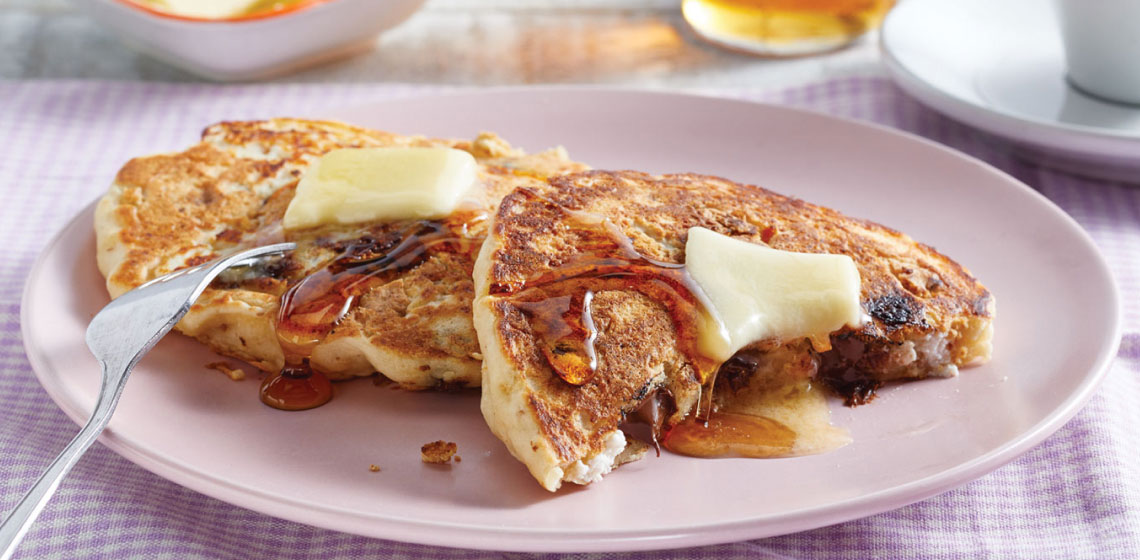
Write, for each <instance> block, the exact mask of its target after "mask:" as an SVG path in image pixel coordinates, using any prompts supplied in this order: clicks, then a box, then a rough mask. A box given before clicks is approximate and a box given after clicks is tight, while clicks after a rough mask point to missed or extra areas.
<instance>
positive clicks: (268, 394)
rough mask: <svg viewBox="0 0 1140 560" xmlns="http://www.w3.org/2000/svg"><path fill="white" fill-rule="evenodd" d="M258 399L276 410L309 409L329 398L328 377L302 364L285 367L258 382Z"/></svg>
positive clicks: (330, 386)
mask: <svg viewBox="0 0 1140 560" xmlns="http://www.w3.org/2000/svg"><path fill="white" fill-rule="evenodd" d="M259 393H260V396H261V402H263V403H265V404H267V405H269V406H271V407H273V408H276V409H279V410H308V409H310V408H316V407H318V406H321V405H322V404H325V403H327V402H329V400H331V399H332V383H331V382H330V381H329V379H328V378H327V377H325V376H324V375H322V374H321V373H319V372H315V371H313V370H312V369H311V368H309V367H308V366H307V365H306V366H305V367H299V368H291V367H286V368H284V369H282V370H281V372H280V373H277V374H274V375H270V376H269V377H266V378H265V381H262V382H261V390H260V391H259Z"/></svg>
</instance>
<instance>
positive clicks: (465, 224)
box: [260, 214, 484, 410]
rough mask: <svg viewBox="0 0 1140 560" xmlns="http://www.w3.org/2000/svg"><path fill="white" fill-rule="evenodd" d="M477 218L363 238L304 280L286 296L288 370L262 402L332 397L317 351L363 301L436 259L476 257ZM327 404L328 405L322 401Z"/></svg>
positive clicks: (296, 403) (283, 339)
mask: <svg viewBox="0 0 1140 560" xmlns="http://www.w3.org/2000/svg"><path fill="white" fill-rule="evenodd" d="M483 217H484V216H483V215H481V214H476V215H474V216H472V217H469V219H467V220H463V221H459V222H458V225H453V224H449V223H447V222H444V221H436V220H422V221H418V222H414V223H412V224H410V225H409V226H407V227H405V228H404V229H402V230H398V231H392V232H388V233H386V234H381V235H377V236H363V237H361V238H358V239H356V240H353V241H350V242H347V243H345V244H343V246H342V248H343V251H342V253H341V255H340V256H339V257H337V258H336V259H334V260H332V261H331V262H330V263H328V264H327V265H325V266H324V267H321V268H320V269H318V270H316V271H315V272H313V273H311V274H309V275H308V276H306V277H304V278H302V279H301V280H300V281H299V282H297V283H296V284H294V285H293V286H291V287H290V288H289V289H288V290H287V291H286V292H285V295H283V296H282V297H281V308H280V311H279V313H278V317H277V340H278V342H279V343H280V344H281V349H282V350H283V351H284V352H285V367H284V368H283V369H282V370H281V372H279V373H277V374H275V375H271V376H269V377H267V378H266V379H265V381H264V382H263V383H262V385H261V393H260V394H261V402H263V403H265V404H267V405H269V406H271V407H273V408H279V409H281V410H304V409H308V408H314V407H316V406H320V405H322V404H324V403H326V402H328V401H329V399H331V398H332V386H331V383H330V382H329V381H328V379H327V378H326V377H325V376H324V375H323V374H321V373H320V372H318V371H314V370H313V369H312V368H311V367H310V366H309V356H310V355H311V353H312V351H313V348H315V347H316V346H317V345H318V344H319V343H320V342H321V341H323V340H324V339H325V337H327V336H328V335H329V333H331V332H332V330H333V329H334V328H335V327H336V325H337V324H338V323H340V321H341V320H342V319H344V317H345V316H347V315H348V313H349V312H350V311H351V310H352V309H353V307H354V306H355V305H356V304H357V303H358V300H359V298H360V297H361V296H363V295H364V294H365V293H367V292H368V291H369V290H370V289H372V288H374V287H375V286H377V285H379V284H382V283H384V282H387V281H389V280H390V279H391V277H392V276H393V275H395V274H398V273H400V272H403V271H406V270H409V269H412V268H415V267H417V266H419V265H420V264H421V263H423V262H424V261H425V260H427V259H428V257H430V256H431V255H433V254H438V253H466V254H472V253H474V252H475V251H476V250H478V248H479V246H480V245H481V244H482V238H481V237H480V236H473V235H471V234H470V228H471V226H473V225H474V224H475V223H477V222H479V221H481V220H482V219H483ZM322 399H323V400H322Z"/></svg>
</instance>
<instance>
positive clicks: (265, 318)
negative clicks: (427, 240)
mask: <svg viewBox="0 0 1140 560" xmlns="http://www.w3.org/2000/svg"><path fill="white" fill-rule="evenodd" d="M385 146H446V147H453V148H457V149H461V150H466V151H468V152H470V153H471V154H472V155H473V156H474V157H475V158H476V161H477V162H478V164H479V181H480V183H481V186H482V189H478V194H477V195H476V198H475V200H473V201H470V202H469V203H467V204H466V206H465V207H464V209H463V210H461V211H459V212H457V213H456V214H455V215H453V216H451V217H449V218H448V219H446V220H442V221H438V222H424V223H420V222H396V223H385V224H363V225H360V226H340V227H325V228H317V229H313V230H307V231H297V232H288V233H286V232H283V231H282V230H281V227H280V221H281V217H282V215H283V214H284V211H285V209H286V207H287V206H288V204H289V201H290V200H291V199H292V197H293V192H294V189H295V188H296V185H297V182H298V179H299V178H300V177H301V175H302V174H304V172H305V170H306V168H307V167H308V165H309V164H310V163H311V162H312V161H313V160H314V159H315V158H316V157H318V156H320V155H322V154H324V153H326V152H328V151H330V150H334V149H338V148H353V147H385ZM583 168H584V166H583V165H581V164H577V163H574V162H572V161H570V160H569V159H568V158H567V157H566V154H565V152H564V151H562V150H561V149H560V148H559V149H552V150H549V151H546V152H542V153H538V154H534V155H528V154H525V153H524V152H523V151H521V150H518V149H515V148H512V147H511V146H510V145H509V144H508V143H507V142H506V141H504V140H503V139H501V138H499V137H497V136H495V135H494V134H490V133H484V134H480V135H479V136H478V137H477V138H475V139H474V140H470V141H466V140H445V139H432V138H424V137H420V136H402V135H397V134H392V133H387V132H380V131H375V130H367V129H363V128H357V127H353V126H349V125H346V124H342V123H337V122H322V121H307V120H297V119H274V120H267V121H252V122H223V123H219V124H216V125H213V126H210V127H209V128H207V129H206V130H205V131H204V132H203V134H202V141H201V142H200V143H198V144H196V145H194V146H192V147H190V148H188V149H187V150H185V151H183V152H179V153H172V154H162V155H154V156H148V157H141V158H136V159H134V160H131V161H130V162H128V163H127V164H126V165H125V166H124V167H123V168H122V169H121V170H120V171H119V173H118V175H117V176H116V178H115V181H114V184H112V185H111V188H110V189H109V191H108V192H107V194H106V195H105V196H104V197H103V199H102V200H101V201H100V202H99V204H98V206H97V209H96V215H95V229H96V234H97V239H98V263H99V268H100V270H101V271H102V272H103V274H104V276H105V277H106V279H107V289H108V291H109V292H110V294H111V295H112V297H114V296H118V295H120V294H122V293H124V292H126V291H127V290H130V289H131V288H133V287H135V286H138V285H139V284H142V283H143V282H146V281H147V280H150V279H151V278H154V277H156V276H160V275H162V274H165V273H168V272H171V271H174V270H177V269H179V268H182V267H185V266H189V265H193V264H197V263H201V262H205V261H208V260H211V259H214V258H216V257H218V256H220V255H223V254H226V253H228V252H232V251H234V250H236V249H238V248H241V247H247V246H254V245H259V244H265V243H269V242H274V241H280V240H282V239H283V238H284V239H288V240H292V241H296V242H297V243H298V244H299V248H298V249H297V251H295V252H294V253H292V254H291V255H290V256H288V257H287V258H285V259H281V260H276V261H268V262H266V263H265V264H264V265H262V266H259V267H256V268H247V269H243V270H235V271H231V272H229V273H227V274H225V275H224V276H223V277H222V278H220V279H219V280H218V281H216V282H215V283H214V284H213V285H212V286H211V287H210V288H209V289H207V290H206V292H205V293H203V295H202V296H201V297H200V298H199V300H198V301H197V302H196V303H195V304H194V306H193V308H192V309H191V310H190V313H188V314H187V315H186V317H185V318H184V319H183V320H182V321H181V322H180V323H179V324H178V326H177V327H176V328H177V329H178V330H179V331H181V332H182V333H184V334H187V335H189V336H192V337H195V338H197V339H198V340H200V341H202V342H203V343H205V344H206V345H207V346H209V347H210V348H212V349H214V350H215V351H217V352H218V353H220V354H223V355H226V356H232V357H234V358H238V359H241V360H244V361H246V362H248V363H250V364H252V365H254V366H256V367H258V368H261V369H263V370H266V371H270V372H275V371H278V370H280V369H281V368H282V366H283V364H284V360H285V357H284V353H283V351H282V346H281V344H280V343H279V340H278V337H277V333H276V329H277V326H278V315H279V312H280V309H281V305H280V302H281V299H282V297H283V296H284V295H285V294H286V292H287V290H289V289H290V288H291V287H293V286H296V285H297V284H299V283H301V282H304V281H305V279H306V278H310V276H311V275H314V274H315V273H316V274H318V275H319V274H320V273H321V272H322V271H324V272H326V273H327V272H329V271H334V272H335V274H331V273H330V274H328V278H324V279H325V280H335V281H340V282H341V283H342V284H343V283H344V282H345V281H347V280H354V281H353V285H352V290H353V293H352V294H351V295H352V298H353V301H352V304H351V306H350V307H351V309H350V310H349V311H348V313H347V314H346V315H344V316H343V317H342V318H340V319H339V321H336V322H335V326H333V328H332V329H331V331H329V332H321V333H319V336H318V337H317V338H319V341H318V342H317V343H315V344H311V345H309V346H307V347H305V348H304V349H303V350H304V352H306V353H308V354H311V365H312V367H313V369H315V370H317V371H320V372H322V373H325V374H326V375H327V376H328V377H330V378H332V379H343V378H349V377H353V376H360V375H369V374H371V373H373V372H376V371H379V372H381V373H382V374H384V375H386V376H387V377H389V378H391V379H393V380H395V381H397V382H398V383H400V384H401V385H402V386H404V387H407V388H429V387H436V386H440V385H445V386H478V384H479V363H480V355H479V347H478V344H477V342H476V337H475V332H474V328H473V326H472V324H471V301H472V296H473V288H472V282H471V275H470V274H471V267H472V266H473V261H474V256H475V255H474V254H475V252H476V251H477V250H478V247H479V243H481V241H482V237H483V236H484V234H485V229H486V222H485V220H484V219H485V217H486V215H487V214H488V213H490V212H493V211H494V210H495V208H496V207H497V205H498V202H499V200H500V199H501V198H502V197H503V196H504V195H505V194H506V193H508V192H510V191H512V190H513V189H514V188H516V187H519V186H536V185H539V184H541V183H542V181H543V179H544V178H545V177H546V176H548V175H551V174H556V173H561V172H564V171H574V170H581V169H583ZM428 230H431V231H441V232H444V233H445V237H447V239H446V240H444V242H440V243H437V244H435V245H433V246H430V247H418V246H417V247H413V249H415V250H414V251H412V252H411V253H410V254H409V256H408V257H407V258H406V259H405V260H404V261H402V262H401V263H399V266H387V267H382V268H386V271H379V272H378V271H377V270H376V268H377V266H379V265H376V264H375V263H374V262H365V261H368V259H369V258H373V257H376V256H377V255H378V254H380V253H383V252H385V251H388V250H391V249H393V248H394V247H396V246H397V245H399V244H400V243H401V242H404V241H408V240H409V238H411V241H416V240H417V239H418V237H417V235H418V234H421V233H423V232H425V231H428ZM373 261H375V259H374V258H373ZM362 263H363V264H362ZM369 267H371V268H369ZM362 271H363V272H367V273H368V274H356V273H359V272H362ZM353 274H356V277H353V278H349V277H350V276H352V275H353ZM364 276H367V278H364ZM358 277H359V278H358ZM317 280H320V278H317ZM355 280H360V281H355ZM309 284H310V287H311V288H312V289H309V290H308V292H307V294H308V295H307V296H304V297H301V296H298V297H297V298H296V299H298V300H301V299H306V298H308V299H314V298H316V296H318V295H320V294H319V292H321V291H322V290H323V291H328V290H327V289H326V288H329V286H327V285H321V284H320V282H317V281H315V280H310V281H309ZM341 287H343V286H341Z"/></svg>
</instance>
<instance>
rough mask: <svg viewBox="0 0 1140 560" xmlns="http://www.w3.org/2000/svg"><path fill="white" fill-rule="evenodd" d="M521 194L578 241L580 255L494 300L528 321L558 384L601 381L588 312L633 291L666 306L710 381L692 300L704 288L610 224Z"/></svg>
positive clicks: (498, 287) (701, 377)
mask: <svg viewBox="0 0 1140 560" xmlns="http://www.w3.org/2000/svg"><path fill="white" fill-rule="evenodd" d="M519 192H522V193H525V194H526V195H527V196H528V197H530V198H532V199H537V200H542V201H544V203H546V204H550V205H552V206H553V207H555V208H557V209H558V210H560V211H561V212H562V213H563V214H564V215H565V216H566V217H567V218H568V219H569V220H568V221H570V222H571V224H572V225H571V226H570V227H571V228H572V229H573V230H574V232H575V235H576V236H577V237H578V238H577V239H576V246H577V247H578V253H576V254H575V255H574V256H572V257H571V258H570V259H569V260H568V261H566V262H563V263H561V264H560V265H559V266H558V267H557V268H554V269H552V270H548V271H544V272H540V273H538V274H535V275H534V276H532V277H530V278H527V279H526V280H524V281H523V282H520V283H517V284H508V283H497V284H493V285H492V286H491V287H490V293H491V294H493V295H502V296H506V297H507V299H508V301H510V302H511V304H512V305H514V306H515V308H517V309H518V310H520V311H522V313H523V314H524V315H525V316H526V317H527V319H528V320H529V322H530V325H531V328H532V329H533V330H534V332H535V333H536V334H537V335H538V338H539V339H540V340H541V341H542V343H541V347H542V352H543V355H544V356H545V357H546V359H547V362H549V364H550V366H551V368H552V369H553V370H554V372H555V373H556V374H557V375H558V376H559V377H561V378H562V379H563V380H564V381H566V382H567V383H570V384H571V385H582V384H584V383H586V382H588V381H589V380H590V379H591V378H592V377H593V376H594V374H596V373H597V369H598V359H597V351H596V349H595V348H594V342H595V340H596V338H597V330H596V328H595V327H594V324H593V317H592V315H591V311H590V303H591V301H592V300H593V297H594V294H596V293H598V292H602V291H609V290H621V291H628V290H633V291H637V292H640V293H642V294H644V295H646V296H648V297H649V298H651V299H653V300H654V301H656V302H659V303H661V304H662V305H664V306H665V308H666V310H667V311H668V312H669V315H670V316H671V318H672V319H673V324H674V328H675V329H676V331H677V339H678V342H679V344H680V348H681V351H682V352H683V353H685V355H686V357H688V358H689V361H690V362H691V363H692V364H693V365H694V367H695V368H696V370H697V376H698V381H700V382H701V383H702V384H707V383H709V382H711V381H713V379H714V376H715V373H716V369H717V367H719V365H720V364H719V363H717V362H716V361H714V360H712V359H710V358H707V357H706V356H704V355H703V354H702V353H701V352H700V351H699V349H698V340H699V338H698V334H697V321H698V314H700V313H706V312H707V311H705V309H704V307H703V306H702V304H701V302H700V301H699V300H698V299H697V297H696V296H695V295H694V294H695V293H696V290H699V288H697V287H696V284H695V282H694V281H693V280H692V279H691V278H690V277H689V274H688V272H686V270H685V266H684V265H683V264H675V263H668V262H662V261H657V260H654V259H651V258H649V257H647V256H645V255H642V254H641V253H640V252H638V251H637V249H636V248H634V246H633V243H632V241H631V240H630V239H629V238H628V237H627V236H626V235H624V234H623V233H622V232H621V231H619V230H618V229H617V228H616V226H614V225H613V224H612V223H611V222H609V221H608V220H604V219H599V218H597V217H595V216H593V215H590V214H586V213H582V212H577V211H574V210H570V209H567V208H564V207H562V206H560V205H558V204H556V203H554V202H550V201H546V200H545V199H542V198H541V197H540V196H539V195H538V194H537V193H535V192H534V191H531V190H530V189H527V188H520V189H519ZM710 402H711V401H710Z"/></svg>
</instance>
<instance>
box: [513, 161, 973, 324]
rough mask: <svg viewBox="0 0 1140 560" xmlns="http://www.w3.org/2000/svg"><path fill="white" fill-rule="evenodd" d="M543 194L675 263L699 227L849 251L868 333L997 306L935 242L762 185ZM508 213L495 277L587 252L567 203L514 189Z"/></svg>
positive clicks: (638, 176)
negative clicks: (563, 222) (564, 217)
mask: <svg viewBox="0 0 1140 560" xmlns="http://www.w3.org/2000/svg"><path fill="white" fill-rule="evenodd" d="M540 194H541V196H542V197H543V198H546V199H547V200H549V201H550V202H553V203H555V204H557V205H559V206H562V207H565V208H569V209H572V210H577V211H581V212H586V213H590V214H596V215H598V216H604V217H606V218H607V219H609V220H610V221H612V222H613V223H614V224H615V225H617V227H618V229H620V230H621V231H623V232H624V233H625V234H626V235H628V236H629V237H630V238H631V239H632V240H633V244H634V246H635V247H636V248H637V249H638V251H640V252H641V253H643V254H645V255H646V256H649V257H651V258H654V259H657V260H661V261H666V262H673V263H682V262H684V246H685V240H686V236H687V232H688V230H689V228H692V227H704V228H708V229H711V230H713V231H716V232H718V233H722V234H724V235H729V236H732V237H736V238H739V239H743V240H746V241H750V242H753V243H762V242H767V244H768V245H769V246H771V247H773V248H775V249H780V250H785V251H794V252H801V253H833V254H844V255H849V256H851V258H852V259H854V260H855V263H856V265H857V266H858V268H859V274H860V278H861V279H862V300H863V303H864V306H865V308H866V309H867V312H868V313H869V314H870V315H871V317H872V318H873V321H872V322H870V323H869V324H867V325H866V327H865V328H864V329H863V330H862V333H861V334H864V335H867V336H871V337H886V338H888V339H890V340H892V341H901V340H903V339H904V338H906V337H907V336H909V335H912V334H913V333H914V332H915V331H926V330H930V329H935V328H939V327H940V326H942V325H944V324H945V323H946V322H947V320H948V319H949V318H953V317H960V316H978V317H990V316H991V315H992V313H993V310H992V305H991V304H990V300H991V296H990V293H989V291H988V290H986V288H985V287H984V286H982V284H981V283H979V282H978V281H977V280H976V279H975V278H974V277H973V276H971V275H970V273H969V271H967V270H966V269H965V268H963V267H962V266H961V265H959V264H958V263H956V262H954V261H953V260H951V259H950V258H948V257H946V256H945V255H942V254H941V253H939V252H937V251H936V250H934V248H932V247H930V246H927V245H924V244H921V243H918V242H916V241H914V240H913V239H911V238H910V237H909V236H907V235H906V234H904V233H901V232H898V231H895V230H893V229H890V228H887V227H885V226H882V225H879V224H876V223H874V222H870V221H867V220H860V219H855V218H849V217H847V216H845V215H843V214H841V213H839V212H837V211H835V210H832V209H830V208H825V207H822V206H817V205H815V204H811V203H808V202H804V201H802V200H799V199H796V198H792V197H788V196H784V195H781V194H778V193H774V192H772V191H769V190H766V189H763V188H760V187H756V186H752V185H742V184H739V183H733V182H731V181H728V180H725V179H721V178H718V177H711V176H705V175H696V174H679V175H663V176H653V175H649V174H646V173H641V172H636V171H619V172H609V171H586V172H583V173H577V174H571V175H565V176H560V177H554V178H552V179H551V181H550V187H549V188H545V189H543V190H541V191H540ZM498 216H499V219H498V221H497V223H496V226H495V228H496V229H495V233H496V234H497V235H498V236H499V238H500V247H501V248H500V250H499V254H500V255H503V258H497V259H495V260H494V264H493V266H492V268H491V282H492V284H496V283H520V282H524V281H525V280H526V278H528V277H530V276H532V275H534V274H537V273H539V272H541V271H544V270H548V269H549V268H551V267H553V266H557V264H558V263H559V262H562V261H565V260H568V259H569V258H570V257H571V256H572V255H573V254H575V253H576V252H577V247H576V245H575V244H574V243H573V241H574V233H573V232H563V231H559V229H560V228H559V226H558V221H559V219H558V211H557V210H556V209H555V208H552V207H549V206H548V205H546V204H544V203H543V201H541V200H532V199H529V198H528V197H526V196H523V195H522V194H520V193H515V194H512V195H511V196H509V197H507V198H506V199H505V200H504V201H503V203H502V207H501V210H500V212H499V215H498ZM766 230H768V231H767V233H766Z"/></svg>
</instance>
